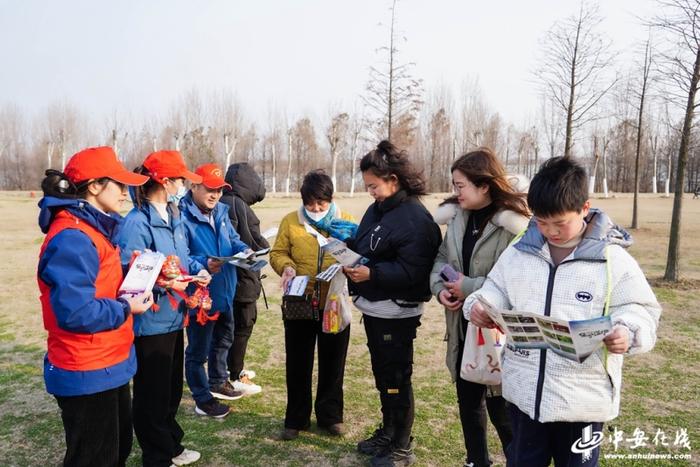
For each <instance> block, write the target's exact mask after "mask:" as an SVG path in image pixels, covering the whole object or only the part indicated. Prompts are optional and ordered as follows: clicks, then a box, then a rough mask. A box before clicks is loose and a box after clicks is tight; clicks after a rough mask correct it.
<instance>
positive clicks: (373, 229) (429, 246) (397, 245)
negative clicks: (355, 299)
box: [347, 190, 442, 302]
mask: <svg viewBox="0 0 700 467" xmlns="http://www.w3.org/2000/svg"><path fill="white" fill-rule="evenodd" d="M347 243H348V246H349V247H350V248H352V249H353V250H355V251H356V252H357V253H359V254H361V255H362V256H364V257H365V258H367V259H369V262H368V263H367V266H368V267H369V268H370V271H371V272H370V278H369V280H368V281H365V282H359V283H354V282H352V281H348V286H349V288H350V293H351V294H352V295H359V296H361V297H364V298H366V299H367V300H370V301H379V300H405V301H409V302H427V301H429V300H430V298H431V293H430V271H431V270H432V268H433V263H434V262H435V256H437V252H438V248H439V247H440V243H442V235H441V234H440V228H439V227H438V225H437V224H436V223H435V222H434V221H433V218H432V216H431V215H430V213H429V212H428V210H427V209H425V207H424V206H423V204H422V203H421V202H420V201H419V200H418V198H416V197H414V196H409V195H408V194H407V193H406V192H405V191H403V190H401V191H399V192H398V193H396V194H394V195H393V196H391V197H389V198H387V199H386V200H384V201H383V202H381V203H380V202H378V201H375V202H374V204H372V205H370V207H369V208H367V212H365V215H364V217H363V218H362V222H360V226H359V227H358V229H357V233H356V234H355V238H352V239H350V240H348V242H347Z"/></svg>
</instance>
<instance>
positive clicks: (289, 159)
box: [284, 128, 294, 196]
mask: <svg viewBox="0 0 700 467" xmlns="http://www.w3.org/2000/svg"><path fill="white" fill-rule="evenodd" d="M293 136H294V132H293V131H292V129H291V128H290V129H289V131H288V132H287V178H285V180H284V195H285V196H289V185H290V183H291V178H292V150H293V149H294V146H293V144H292V143H293V142H294V141H293V140H292V138H293Z"/></svg>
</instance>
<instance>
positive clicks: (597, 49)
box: [535, 2, 617, 157]
mask: <svg viewBox="0 0 700 467" xmlns="http://www.w3.org/2000/svg"><path fill="white" fill-rule="evenodd" d="M601 22H602V18H601V16H600V15H599V14H598V7H597V5H595V4H591V3H586V2H582V3H581V4H580V7H579V11H578V13H577V14H574V15H572V16H569V17H568V18H566V19H564V20H561V21H559V22H557V23H555V24H554V26H553V27H552V28H551V29H550V30H549V31H548V32H547V34H546V36H545V38H544V42H543V50H542V59H541V66H540V67H539V68H538V69H537V70H536V71H535V75H536V77H537V78H538V79H539V81H540V83H541V86H542V88H543V89H542V90H543V92H544V93H545V94H546V95H548V96H549V97H550V98H551V99H552V101H553V102H554V103H555V104H556V106H557V107H558V108H559V109H560V110H561V111H562V112H563V113H564V114H565V115H566V127H565V128H566V130H565V141H564V157H569V156H571V149H572V146H573V144H574V132H575V130H576V129H578V128H580V127H581V126H582V125H584V124H585V123H587V122H589V121H591V120H592V119H593V118H595V117H594V116H593V113H592V112H591V110H592V109H593V108H594V107H595V105H596V104H597V103H598V102H599V101H600V100H601V99H602V98H603V97H604V96H605V95H606V94H607V93H608V91H609V90H610V89H611V88H612V87H613V86H614V85H615V82H616V81H617V78H615V79H607V74H608V69H609V68H610V66H611V65H612V63H613V60H614V57H615V54H613V53H612V52H611V48H610V45H611V44H610V41H609V40H608V39H607V38H605V36H603V34H602V33H601V32H599V26H600V23H601Z"/></svg>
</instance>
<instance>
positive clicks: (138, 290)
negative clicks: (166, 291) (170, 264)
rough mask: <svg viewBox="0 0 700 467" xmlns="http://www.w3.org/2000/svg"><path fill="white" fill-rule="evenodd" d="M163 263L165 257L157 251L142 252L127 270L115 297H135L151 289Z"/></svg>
mask: <svg viewBox="0 0 700 467" xmlns="http://www.w3.org/2000/svg"><path fill="white" fill-rule="evenodd" d="M164 262H165V255H163V254H162V253H158V252H157V251H144V252H143V253H141V254H140V255H138V256H137V257H136V258H135V259H134V262H133V263H132V264H131V267H130V268H129V272H127V274H126V277H125V278H124V281H123V282H122V285H121V286H119V291H118V292H117V296H118V297H121V296H122V295H129V296H132V297H135V296H137V295H141V294H144V293H146V292H149V291H151V290H152V289H153V286H154V285H155V284H156V280H157V279H158V276H159V275H160V270H161V268H162V267H163V263H164Z"/></svg>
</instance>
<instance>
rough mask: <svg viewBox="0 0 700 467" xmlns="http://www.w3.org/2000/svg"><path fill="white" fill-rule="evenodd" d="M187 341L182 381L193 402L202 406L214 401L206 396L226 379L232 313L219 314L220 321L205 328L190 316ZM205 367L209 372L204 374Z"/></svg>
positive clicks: (231, 336) (231, 341)
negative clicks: (211, 388)
mask: <svg viewBox="0 0 700 467" xmlns="http://www.w3.org/2000/svg"><path fill="white" fill-rule="evenodd" d="M187 341H188V342H187V349H186V350H185V379H187V385H188V386H189V387H190V391H192V398H193V399H194V401H195V402H196V403H197V404H201V403H204V402H207V401H210V400H211V399H212V398H213V397H214V396H212V395H211V392H209V388H210V387H211V386H218V385H219V384H223V383H224V382H225V381H226V380H227V379H228V375H227V374H226V358H227V356H228V350H229V349H230V348H231V344H232V343H233V313H232V312H231V311H229V312H228V313H221V314H220V315H219V319H217V320H216V321H207V324H205V325H204V326H202V325H201V324H199V323H198V322H197V320H196V319H195V318H194V316H190V324H189V326H187ZM207 355H208V357H209V358H208V361H207ZM205 363H207V370H208V371H204V364H205ZM207 373H209V376H208V377H207Z"/></svg>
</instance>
